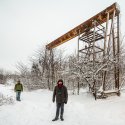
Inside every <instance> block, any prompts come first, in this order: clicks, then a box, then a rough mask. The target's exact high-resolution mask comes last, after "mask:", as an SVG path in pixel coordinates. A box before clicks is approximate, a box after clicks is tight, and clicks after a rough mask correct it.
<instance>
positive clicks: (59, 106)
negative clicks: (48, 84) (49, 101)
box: [56, 103, 64, 118]
mask: <svg viewBox="0 0 125 125" xmlns="http://www.w3.org/2000/svg"><path fill="white" fill-rule="evenodd" d="M60 109H61V112H60ZM59 112H60V118H63V113H64V103H56V118H58V117H59Z"/></svg>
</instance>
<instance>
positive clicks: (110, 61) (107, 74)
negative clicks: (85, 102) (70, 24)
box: [46, 3, 120, 98]
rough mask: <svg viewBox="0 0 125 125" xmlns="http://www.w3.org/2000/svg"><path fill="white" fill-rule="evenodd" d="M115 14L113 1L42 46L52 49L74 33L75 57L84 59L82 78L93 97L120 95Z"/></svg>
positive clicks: (115, 5)
mask: <svg viewBox="0 0 125 125" xmlns="http://www.w3.org/2000/svg"><path fill="white" fill-rule="evenodd" d="M119 14H120V9H119V7H118V4H117V3H114V4H112V5H111V6H109V7H107V8H106V9H105V10H103V11H101V12H100V13H98V14H97V15H95V16H93V17H91V18H90V19H88V20H87V21H85V22H83V23H82V24H80V25H78V26H77V27H75V28H74V29H72V30H70V31H69V32H67V33H66V34H64V35H62V36H60V37H59V38H57V39H56V40H54V41H52V42H51V43H49V44H48V45H46V48H47V49H48V50H52V49H53V48H55V47H57V46H59V45H61V44H63V43H65V42H67V41H69V40H71V39H73V38H75V37H77V36H78V59H79V58H80V59H81V58H82V59H83V61H84V65H85V67H86V73H85V79H86V81H87V82H88V84H89V89H90V91H91V92H92V93H93V95H94V96H95V98H96V97H97V96H98V97H105V95H108V94H109V93H116V94H118V95H119V94H120V91H119V73H120V72H119V54H120V45H119V43H120V40H119V39H120V38H119V33H120V31H119ZM99 92H100V95H98V93H99Z"/></svg>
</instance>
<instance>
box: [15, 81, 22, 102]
mask: <svg viewBox="0 0 125 125" xmlns="http://www.w3.org/2000/svg"><path fill="white" fill-rule="evenodd" d="M14 90H15V92H16V100H17V101H21V100H20V95H21V92H22V91H23V85H22V84H21V83H20V80H18V81H17V84H16V85H15V87H14Z"/></svg>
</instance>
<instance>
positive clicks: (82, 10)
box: [0, 0, 125, 72]
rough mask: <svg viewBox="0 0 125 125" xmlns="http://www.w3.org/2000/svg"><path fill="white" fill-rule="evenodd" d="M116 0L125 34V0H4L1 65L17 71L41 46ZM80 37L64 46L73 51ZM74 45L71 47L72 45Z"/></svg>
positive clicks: (1, 4)
mask: <svg viewBox="0 0 125 125" xmlns="http://www.w3.org/2000/svg"><path fill="white" fill-rule="evenodd" d="M114 2H117V3H118V4H119V5H120V9H121V32H122V35H124V34H125V23H124V22H125V0H0V68H2V69H5V70H9V71H12V72H14V71H15V70H16V67H15V65H16V64H17V62H19V61H21V62H23V63H24V64H26V65H29V58H30V57H32V56H33V55H34V53H35V51H37V50H38V49H39V48H41V47H42V46H43V45H46V44H47V43H49V42H51V41H52V40H55V39H56V38H57V37H59V36H61V35H63V34H64V33H66V32H67V31H69V30H71V29H72V28H74V27H76V26H77V25H79V24H81V23H82V22H84V21H86V20H87V19H89V18H90V17H92V16H94V15H95V14H97V13H99V12H100V11H102V10H103V9H105V8H106V7H108V6H110V5H111V4H113V3H114ZM76 43H77V39H73V40H71V41H69V42H68V43H65V44H63V45H62V46H61V47H62V48H63V49H64V50H65V51H66V52H67V53H72V52H73V51H75V50H76V49H77V44H76ZM69 48H70V49H69Z"/></svg>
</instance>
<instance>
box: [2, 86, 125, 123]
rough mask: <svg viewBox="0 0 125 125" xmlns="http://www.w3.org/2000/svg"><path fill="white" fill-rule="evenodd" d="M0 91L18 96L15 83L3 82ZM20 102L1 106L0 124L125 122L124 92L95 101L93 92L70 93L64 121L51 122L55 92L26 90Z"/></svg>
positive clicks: (53, 114)
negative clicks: (7, 83)
mask: <svg viewBox="0 0 125 125" xmlns="http://www.w3.org/2000/svg"><path fill="white" fill-rule="evenodd" d="M0 92H1V93H4V95H5V96H11V97H13V98H14V99H15V93H14V92H13V86H3V85H0ZM21 99H22V101H21V102H16V101H15V103H14V104H11V105H3V106H0V125H125V93H124V92H122V94H121V96H120V97H118V96H113V97H109V98H107V99H103V100H101V99H100V100H97V101H95V100H94V98H93V97H92V96H91V94H89V93H86V92H84V91H82V92H81V93H80V95H72V94H70V93H69V101H68V103H67V104H66V105H65V112H64V121H60V120H58V121H55V122H52V119H53V118H54V116H55V110H56V104H55V103H52V92H50V91H48V90H36V91H32V92H23V93H22V95H21Z"/></svg>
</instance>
